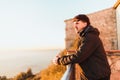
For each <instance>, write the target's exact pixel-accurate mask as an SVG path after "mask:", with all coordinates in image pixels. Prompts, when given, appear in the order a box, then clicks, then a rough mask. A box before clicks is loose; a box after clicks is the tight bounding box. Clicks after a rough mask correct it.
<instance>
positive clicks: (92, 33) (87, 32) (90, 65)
mask: <svg viewBox="0 0 120 80" xmlns="http://www.w3.org/2000/svg"><path fill="white" fill-rule="evenodd" d="M79 34H80V37H81V44H80V45H79V49H78V51H77V53H75V54H70V55H66V56H63V57H60V58H59V59H58V64H63V65H67V64H74V63H79V65H80V66H81V67H82V69H83V71H84V72H85V75H86V77H87V78H88V79H91V80H95V79H100V78H103V77H106V76H109V75H110V73H111V70H110V66H109V64H108V61H107V57H106V53H105V50H104V47H103V44H102V41H101V40H100V38H99V31H98V30H97V29H96V28H93V27H92V26H88V27H86V28H85V29H84V30H83V31H81V32H80V33H79Z"/></svg>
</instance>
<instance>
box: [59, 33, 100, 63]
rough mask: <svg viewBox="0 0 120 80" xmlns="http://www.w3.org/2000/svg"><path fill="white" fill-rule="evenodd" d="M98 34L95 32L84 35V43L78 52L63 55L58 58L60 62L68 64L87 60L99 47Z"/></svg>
mask: <svg viewBox="0 0 120 80" xmlns="http://www.w3.org/2000/svg"><path fill="white" fill-rule="evenodd" d="M98 39H99V38H98V36H96V35H94V34H87V35H86V36H85V37H84V40H83V42H82V44H81V45H80V47H79V50H78V51H77V53H74V54H70V55H66V56H62V57H60V58H58V64H62V65H68V64H72V63H81V62H83V61H84V60H86V59H87V58H88V57H89V56H90V55H91V54H92V53H93V52H94V51H95V49H96V48H97V47H98V45H99V40H98Z"/></svg>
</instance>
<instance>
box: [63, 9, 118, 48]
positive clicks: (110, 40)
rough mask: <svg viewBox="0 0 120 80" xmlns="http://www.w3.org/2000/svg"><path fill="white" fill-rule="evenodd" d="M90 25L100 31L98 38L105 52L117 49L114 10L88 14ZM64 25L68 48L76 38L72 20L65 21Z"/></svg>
mask: <svg viewBox="0 0 120 80" xmlns="http://www.w3.org/2000/svg"><path fill="white" fill-rule="evenodd" d="M88 17H89V18H90V21H91V24H92V25H93V26H94V27H97V28H98V29H99V31H100V38H101V39H102V41H103V44H104V47H105V49H106V50H111V49H117V29H116V14H115V9H113V8H109V9H105V10H102V11H98V12H95V13H92V14H88ZM65 23H66V39H65V40H66V48H69V47H70V45H71V44H72V43H73V41H74V38H75V37H76V33H75V30H74V28H73V23H72V20H71V19H69V20H65Z"/></svg>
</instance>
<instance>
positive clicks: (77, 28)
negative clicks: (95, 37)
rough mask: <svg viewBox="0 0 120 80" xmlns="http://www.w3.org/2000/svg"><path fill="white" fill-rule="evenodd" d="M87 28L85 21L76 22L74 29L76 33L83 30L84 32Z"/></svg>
mask: <svg viewBox="0 0 120 80" xmlns="http://www.w3.org/2000/svg"><path fill="white" fill-rule="evenodd" d="M86 26H87V23H86V22H83V21H81V20H80V21H76V22H74V28H75V31H76V32H80V31H81V30H83V29H84V28H85V27H86Z"/></svg>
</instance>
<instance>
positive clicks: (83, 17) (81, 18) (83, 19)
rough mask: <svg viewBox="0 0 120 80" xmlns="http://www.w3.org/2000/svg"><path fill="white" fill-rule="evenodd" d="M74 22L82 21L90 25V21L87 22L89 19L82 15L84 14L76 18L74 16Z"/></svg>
mask: <svg viewBox="0 0 120 80" xmlns="http://www.w3.org/2000/svg"><path fill="white" fill-rule="evenodd" d="M73 19H74V20H75V21H76V20H77V21H80V20H81V21H83V22H87V25H90V20H89V18H88V17H87V16H86V15H84V14H79V15H77V16H75V17H74V18H73Z"/></svg>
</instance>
